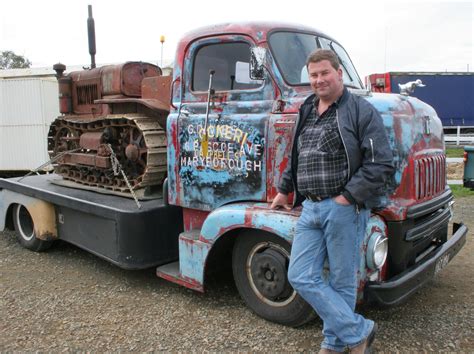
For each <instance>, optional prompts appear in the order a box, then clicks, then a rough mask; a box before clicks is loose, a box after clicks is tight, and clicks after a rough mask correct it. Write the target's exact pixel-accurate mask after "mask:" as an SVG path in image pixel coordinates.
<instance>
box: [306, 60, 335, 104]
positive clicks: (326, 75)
mask: <svg viewBox="0 0 474 354" xmlns="http://www.w3.org/2000/svg"><path fill="white" fill-rule="evenodd" d="M308 75H309V82H310V84H311V88H312V89H313V91H314V93H315V94H316V95H318V96H319V97H320V98H321V99H323V100H336V99H337V98H338V97H339V96H340V95H341V94H342V90H343V87H344V84H343V82H342V69H341V68H339V69H338V70H336V69H334V68H333V67H332V65H331V63H330V62H329V60H322V61H320V62H317V63H309V65H308Z"/></svg>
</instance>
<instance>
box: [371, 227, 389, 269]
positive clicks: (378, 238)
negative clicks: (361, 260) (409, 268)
mask: <svg viewBox="0 0 474 354" xmlns="http://www.w3.org/2000/svg"><path fill="white" fill-rule="evenodd" d="M387 254H388V239H387V238H386V237H385V236H384V235H381V234H379V233H375V234H373V235H372V236H371V237H370V239H369V243H368V245H367V255H366V258H367V266H368V267H369V268H370V269H372V270H377V269H380V268H382V266H383V264H384V263H385V260H386V259H387Z"/></svg>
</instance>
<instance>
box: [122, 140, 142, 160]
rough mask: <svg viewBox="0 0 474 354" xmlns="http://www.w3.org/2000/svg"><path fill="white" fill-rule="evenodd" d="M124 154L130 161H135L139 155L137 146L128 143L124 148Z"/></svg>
mask: <svg viewBox="0 0 474 354" xmlns="http://www.w3.org/2000/svg"><path fill="white" fill-rule="evenodd" d="M125 155H126V156H127V159H129V160H131V161H137V160H138V157H139V151H138V147H137V146H136V145H135V144H128V145H127V147H126V148H125Z"/></svg>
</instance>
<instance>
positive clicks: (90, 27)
mask: <svg viewBox="0 0 474 354" xmlns="http://www.w3.org/2000/svg"><path fill="white" fill-rule="evenodd" d="M88 10H89V17H88V18H87V35H88V37H89V54H90V55H91V69H94V68H95V53H96V51H95V25H94V18H93V17H92V5H88Z"/></svg>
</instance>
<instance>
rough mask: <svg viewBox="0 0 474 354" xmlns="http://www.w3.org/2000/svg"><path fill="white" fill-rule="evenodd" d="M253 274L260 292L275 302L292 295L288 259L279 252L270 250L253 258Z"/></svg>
mask: <svg viewBox="0 0 474 354" xmlns="http://www.w3.org/2000/svg"><path fill="white" fill-rule="evenodd" d="M251 273H252V277H253V280H254V284H255V286H256V287H257V289H258V291H259V292H260V293H261V294H262V295H263V296H265V297H266V298H268V299H271V300H275V299H277V298H284V297H288V296H290V295H291V287H290V285H289V283H288V280H287V276H286V273H287V268H286V258H285V256H284V255H282V254H281V253H280V252H278V251H277V250H274V249H271V248H268V249H266V250H264V251H263V252H261V253H258V254H256V255H255V256H254V257H253V260H252V263H251Z"/></svg>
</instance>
